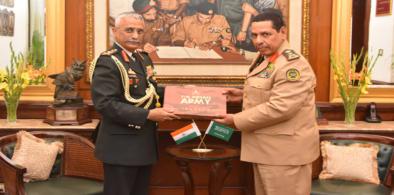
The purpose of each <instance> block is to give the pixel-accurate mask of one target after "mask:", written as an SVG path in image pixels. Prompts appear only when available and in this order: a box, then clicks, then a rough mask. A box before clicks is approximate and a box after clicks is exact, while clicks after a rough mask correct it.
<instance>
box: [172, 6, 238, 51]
mask: <svg viewBox="0 0 394 195" xmlns="http://www.w3.org/2000/svg"><path fill="white" fill-rule="evenodd" d="M196 10H197V13H196V14H195V15H193V16H187V17H184V18H183V19H182V21H181V23H180V24H179V25H178V28H177V30H176V32H175V34H174V36H173V38H172V42H173V44H174V45H176V46H185V47H198V48H200V49H203V50H205V49H210V48H212V47H214V46H224V47H228V48H230V49H233V50H235V49H234V47H233V46H232V45H233V44H232V41H231V37H232V35H231V30H230V26H229V24H228V23H227V21H226V19H225V18H224V16H222V15H217V14H215V13H216V5H215V4H212V3H208V2H205V3H201V4H199V5H198V6H197V7H196Z"/></svg>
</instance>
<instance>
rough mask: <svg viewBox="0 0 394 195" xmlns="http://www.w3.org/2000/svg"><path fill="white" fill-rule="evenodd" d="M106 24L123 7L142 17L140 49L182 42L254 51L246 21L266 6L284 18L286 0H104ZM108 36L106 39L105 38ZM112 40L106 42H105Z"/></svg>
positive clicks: (123, 9)
mask: <svg viewBox="0 0 394 195" xmlns="http://www.w3.org/2000/svg"><path fill="white" fill-rule="evenodd" d="M108 1H109V3H108V5H109V10H110V11H109V17H108V18H109V22H108V23H109V28H111V27H113V26H114V24H115V21H114V18H115V17H116V15H118V14H120V13H122V12H125V11H134V12H137V13H139V14H141V15H142V16H143V18H144V20H145V35H144V48H143V49H144V50H145V51H147V52H153V51H155V47H156V46H164V45H165V46H184V47H195V48H200V49H202V50H206V49H210V48H212V47H214V46H220V47H222V48H224V49H225V50H229V51H239V50H241V49H242V50H246V51H255V48H254V47H253V44H252V41H251V33H250V30H249V25H250V22H251V19H252V18H253V17H254V16H256V15H258V14H259V13H262V12H264V9H266V8H278V9H280V10H281V11H282V14H283V16H284V18H286V21H288V13H289V6H288V5H289V0H123V2H122V1H121V0H108ZM109 40H110V39H109ZM111 44H112V43H109V46H110V45H111Z"/></svg>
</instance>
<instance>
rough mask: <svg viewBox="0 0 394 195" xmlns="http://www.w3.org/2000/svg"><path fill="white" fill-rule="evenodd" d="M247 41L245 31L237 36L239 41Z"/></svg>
mask: <svg viewBox="0 0 394 195" xmlns="http://www.w3.org/2000/svg"><path fill="white" fill-rule="evenodd" d="M245 40H246V32H244V31H239V33H238V35H237V41H239V42H243V41H245Z"/></svg>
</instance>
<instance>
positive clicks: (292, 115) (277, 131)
mask: <svg viewBox="0 0 394 195" xmlns="http://www.w3.org/2000/svg"><path fill="white" fill-rule="evenodd" d="M251 32H252V38H253V39H252V40H253V43H254V45H255V46H256V49H257V50H258V51H259V54H260V55H259V56H258V57H257V58H256V59H255V61H254V62H253V63H252V65H251V67H250V71H249V73H248V74H247V76H246V80H245V85H244V88H243V90H241V89H228V90H226V91H225V94H227V98H228V100H229V101H232V102H241V100H243V109H242V112H239V113H236V114H227V115H225V116H222V118H221V119H217V120H216V121H217V122H220V123H224V124H227V125H234V126H235V127H236V128H237V129H239V130H241V131H242V142H241V160H242V161H246V162H250V163H253V172H254V180H255V189H256V190H255V191H256V195H289V194H292V195H306V194H310V191H311V182H312V162H313V161H314V160H315V159H317V157H318V156H319V151H320V149H319V131H318V129H317V125H316V119H315V92H314V88H315V86H316V78H315V74H314V72H313V70H312V67H311V66H310V65H309V63H308V61H307V60H306V59H305V58H304V57H303V56H301V55H300V54H298V53H296V52H295V51H294V50H292V49H291V48H290V46H289V44H288V42H287V41H286V28H285V26H284V21H283V17H282V14H281V12H280V11H279V10H277V9H267V10H265V11H264V12H263V13H262V14H259V15H257V16H256V17H255V18H254V19H253V20H252V26H251Z"/></svg>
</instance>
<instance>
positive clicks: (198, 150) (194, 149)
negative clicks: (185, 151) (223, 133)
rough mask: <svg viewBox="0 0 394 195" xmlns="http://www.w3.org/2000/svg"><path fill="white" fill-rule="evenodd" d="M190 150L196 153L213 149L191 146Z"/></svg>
mask: <svg viewBox="0 0 394 195" xmlns="http://www.w3.org/2000/svg"><path fill="white" fill-rule="evenodd" d="M192 151H193V152H196V153H208V152H212V151H213V149H210V148H193V149H192Z"/></svg>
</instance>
